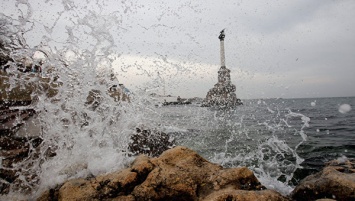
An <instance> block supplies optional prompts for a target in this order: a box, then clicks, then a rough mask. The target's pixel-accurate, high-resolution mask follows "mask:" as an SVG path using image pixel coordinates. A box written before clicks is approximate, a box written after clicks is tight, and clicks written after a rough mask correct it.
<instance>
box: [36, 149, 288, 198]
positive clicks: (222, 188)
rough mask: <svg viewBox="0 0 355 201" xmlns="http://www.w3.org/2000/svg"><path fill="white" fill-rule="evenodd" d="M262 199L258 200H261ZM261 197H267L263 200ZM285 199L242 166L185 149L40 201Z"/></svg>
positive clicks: (73, 183)
mask: <svg viewBox="0 0 355 201" xmlns="http://www.w3.org/2000/svg"><path fill="white" fill-rule="evenodd" d="M259 198H260V199H259ZM264 198H265V199H264ZM56 199H58V200H287V198H285V197H283V196H282V195H280V194H279V193H277V192H275V191H272V190H266V189H265V187H264V186H262V185H261V184H260V182H259V181H258V180H257V178H256V177H255V176H254V174H253V172H252V171H251V170H249V169H247V168H245V167H241V168H231V169H224V168H223V167H221V166H219V165H216V164H213V163H210V162H208V161H207V160H205V159H204V158H202V157H201V156H199V155H198V154H197V153H196V152H194V151H192V150H190V149H188V148H186V147H181V146H178V147H175V148H173V149H170V150H168V151H165V152H164V153H163V154H162V155H161V156H159V157H158V158H150V157H148V156H145V155H140V156H138V157H137V158H136V159H135V161H134V162H133V163H132V165H131V166H130V167H129V168H127V169H124V170H122V171H118V172H114V173H110V174H106V175H100V176H97V177H95V178H87V179H83V178H80V179H73V180H69V181H67V182H66V183H64V184H63V185H61V186H59V187H58V188H57V189H50V190H48V191H46V192H44V193H43V194H42V196H41V197H39V198H38V200H56Z"/></svg>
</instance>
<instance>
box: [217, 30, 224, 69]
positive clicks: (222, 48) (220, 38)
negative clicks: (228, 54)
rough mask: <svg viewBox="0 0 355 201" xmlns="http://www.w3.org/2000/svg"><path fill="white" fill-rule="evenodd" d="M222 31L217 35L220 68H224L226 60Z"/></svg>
mask: <svg viewBox="0 0 355 201" xmlns="http://www.w3.org/2000/svg"><path fill="white" fill-rule="evenodd" d="M224 37H225V35H224V29H223V30H222V31H221V33H220V34H219V36H218V38H219V40H220V46H221V50H220V51H221V52H220V53H221V66H226V58H225V56H224Z"/></svg>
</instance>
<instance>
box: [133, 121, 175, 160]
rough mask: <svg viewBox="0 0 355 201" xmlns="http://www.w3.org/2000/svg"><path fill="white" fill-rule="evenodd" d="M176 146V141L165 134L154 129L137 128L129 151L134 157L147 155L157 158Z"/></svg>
mask: <svg viewBox="0 0 355 201" xmlns="http://www.w3.org/2000/svg"><path fill="white" fill-rule="evenodd" d="M174 146H175V141H174V139H172V138H170V136H169V135H168V134H166V133H164V132H161V131H158V130H154V129H146V128H136V132H135V133H134V134H133V135H132V137H131V141H130V143H129V144H128V149H129V151H131V152H132V153H133V154H134V155H138V154H146V155H149V156H153V157H156V156H159V155H160V154H162V153H163V152H164V151H166V150H168V149H170V148H172V147H174Z"/></svg>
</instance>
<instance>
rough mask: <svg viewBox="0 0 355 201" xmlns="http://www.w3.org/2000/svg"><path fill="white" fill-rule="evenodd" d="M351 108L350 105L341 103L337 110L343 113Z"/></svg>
mask: <svg viewBox="0 0 355 201" xmlns="http://www.w3.org/2000/svg"><path fill="white" fill-rule="evenodd" d="M350 110H351V106H350V105H349V104H342V105H340V107H339V112H340V113H342V114H345V113H347V112H349V111H350Z"/></svg>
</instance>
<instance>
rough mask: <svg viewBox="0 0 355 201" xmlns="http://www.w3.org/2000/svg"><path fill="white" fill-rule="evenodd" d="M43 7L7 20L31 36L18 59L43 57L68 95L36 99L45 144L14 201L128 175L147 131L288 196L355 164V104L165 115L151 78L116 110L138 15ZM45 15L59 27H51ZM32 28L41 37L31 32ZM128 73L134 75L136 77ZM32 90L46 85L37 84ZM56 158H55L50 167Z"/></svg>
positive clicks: (123, 10)
mask: <svg viewBox="0 0 355 201" xmlns="http://www.w3.org/2000/svg"><path fill="white" fill-rule="evenodd" d="M45 5H47V6H48V5H50V8H48V10H43V9H42V11H41V12H37V11H36V9H34V8H37V6H36V3H34V2H31V1H17V2H15V3H13V4H11V6H12V8H13V9H14V10H15V13H17V14H15V15H13V14H11V13H8V14H5V15H4V16H5V18H6V19H7V20H10V21H11V20H13V21H12V22H11V23H10V24H12V25H13V29H11V30H10V32H8V33H10V34H9V37H8V38H7V39H9V40H10V41H11V40H12V37H13V36H14V35H16V34H20V33H28V35H27V39H28V40H29V41H31V42H32V45H28V46H24V47H23V48H25V50H26V51H18V50H16V51H15V50H14V52H13V54H12V56H13V57H14V58H15V57H16V56H27V57H30V58H31V57H33V55H34V54H35V53H36V52H38V51H39V50H40V51H42V52H45V53H46V54H45V57H46V59H45V63H44V64H43V66H42V72H41V75H40V76H42V77H48V78H49V79H50V80H51V81H52V82H53V83H56V84H57V85H58V86H60V87H58V94H57V95H56V96H54V97H48V96H46V94H45V93H40V91H35V92H34V93H33V94H32V97H33V99H34V100H35V101H34V104H33V105H31V107H33V108H34V109H36V111H37V116H36V119H37V120H36V122H37V121H38V122H39V123H37V124H39V126H40V127H41V132H40V133H39V134H38V135H39V136H40V137H41V138H42V139H43V142H42V144H41V146H40V152H39V153H40V154H39V156H36V157H34V156H33V155H34V154H35V153H36V152H31V154H33V155H31V154H30V156H29V157H28V160H25V161H23V162H20V163H18V164H17V165H16V166H15V167H14V169H16V170H19V171H18V174H19V180H21V181H22V182H21V188H18V186H13V187H12V188H11V192H10V196H21V195H23V196H25V197H27V196H34V197H35V196H37V195H39V194H40V193H41V192H43V190H45V189H48V188H52V187H55V186H56V185H57V184H60V183H62V182H64V181H65V180H67V179H71V178H79V177H88V176H92V175H98V174H103V173H107V172H111V171H115V170H120V169H122V168H124V167H126V166H128V165H129V164H130V162H131V161H132V160H133V158H132V157H131V156H130V155H129V154H127V151H128V150H127V146H128V143H129V141H130V136H131V135H132V134H133V133H134V131H135V128H136V127H140V126H144V127H147V128H152V129H158V130H161V131H164V132H166V133H168V134H169V135H170V137H171V138H172V139H174V140H175V141H176V144H177V145H183V146H187V147H188V148H191V149H193V150H195V151H197V152H198V153H199V154H201V155H202V156H203V157H205V158H206V159H208V160H210V161H211V162H214V163H217V164H221V165H222V166H224V167H238V166H247V167H248V168H250V169H251V170H253V171H254V173H255V175H256V176H257V177H258V178H259V180H260V181H261V182H262V183H263V184H264V185H265V186H267V187H268V188H271V189H275V190H277V191H279V192H281V193H283V194H288V193H289V192H290V191H291V190H292V188H293V187H294V185H295V184H297V182H298V180H299V178H301V177H303V176H304V175H306V174H307V173H309V172H311V171H312V170H314V169H315V170H318V169H320V168H321V167H322V165H323V164H324V162H326V161H329V160H332V159H337V158H340V159H344V157H349V158H350V157H354V156H355V147H354V144H355V136H354V128H355V121H354V119H355V114H354V111H355V110H354V109H351V107H354V105H355V102H354V98H353V97H350V98H313V99H260V100H259V99H258V100H243V103H244V105H243V106H240V107H237V108H234V109H231V110H214V109H211V108H203V107H198V106H197V105H187V106H178V107H175V106H168V107H157V106H156V105H157V104H156V102H154V100H153V99H151V97H150V96H149V95H150V94H151V93H152V92H155V91H156V88H157V86H159V85H162V84H163V83H164V82H163V81H161V79H155V78H154V76H153V73H152V72H148V71H147V72H144V74H147V75H149V77H152V80H153V81H152V84H151V85H147V86H145V87H142V88H141V90H137V91H135V92H134V94H132V96H131V101H130V102H129V103H128V102H116V101H114V100H113V99H112V98H111V97H110V96H109V95H108V94H107V90H108V89H109V88H110V87H111V86H112V85H113V84H116V83H114V82H111V81H110V78H111V77H110V76H111V74H112V73H113V71H112V68H113V66H112V63H113V61H115V59H116V58H117V57H119V56H120V54H121V53H120V52H119V51H118V50H119V49H120V47H121V46H123V47H126V46H128V47H129V44H127V43H125V42H124V39H123V38H122V39H121V40H119V41H117V40H116V39H114V37H113V36H114V35H115V34H123V33H125V31H127V30H125V29H124V28H122V26H123V25H124V26H130V22H131V21H130V18H129V16H130V12H132V13H134V12H135V8H138V7H139V5H131V4H129V3H124V2H123V3H122V4H120V7H119V9H118V10H119V11H117V10H114V9H112V8H114V7H115V5H116V4H114V5H110V4H109V3H107V4H106V3H102V4H101V3H96V2H95V3H88V2H87V3H83V4H81V3H75V2H73V1H62V2H55V1H46V2H45V3H43V6H45ZM11 6H10V7H11ZM17 8H19V9H20V10H16V9H17ZM4 13H5V10H4ZM47 14H50V15H49V16H51V17H49V18H48V19H47V20H46V21H44V20H43V19H44V18H43V16H44V15H47ZM17 15H18V16H20V17H16V16H17ZM4 16H2V17H4ZM33 27H40V30H39V31H38V32H31V30H32V29H33ZM63 30H64V32H63ZM122 30H123V31H122ZM60 32H63V33H65V34H64V35H60V34H59V33H60ZM41 33H42V35H41ZM36 34H37V35H38V34H40V36H39V37H38V36H36ZM20 35H21V34H20ZM10 36H11V37H10ZM35 36H36V38H37V39H35V40H30V39H31V37H33V39H34V38H35ZM36 41H37V43H36ZM133 47H134V44H132V48H133ZM140 48H143V47H140ZM164 58H165V57H164ZM164 61H166V58H165V60H164ZM155 64H156V65H158V66H159V65H160V63H159V62H158V63H155ZM172 66H173V68H174V70H173V71H177V72H181V73H183V72H185V71H188V69H187V68H186V67H184V65H172ZM120 67H121V68H123V72H124V70H126V71H127V73H128V71H129V69H130V68H128V67H127V66H124V64H122V66H120ZM137 68H140V66H137ZM165 70H166V69H165ZM9 72H11V73H12V76H11V79H10V82H11V83H10V84H11V87H15V86H16V85H18V84H23V82H24V80H21V79H19V78H18V77H17V76H16V74H17V73H18V72H16V70H13V69H9ZM158 74H159V73H158ZM122 76H124V75H122ZM130 76H131V75H130ZM137 76H139V75H138V74H137ZM158 77H159V76H158ZM30 82H32V83H33V84H35V85H36V84H38V83H37V82H38V80H36V79H32V80H30ZM91 90H97V91H99V92H100V94H101V98H100V104H99V105H97V106H95V107H93V105H90V104H86V98H87V96H88V94H89V93H90V91H91ZM48 150H54V151H55V153H56V156H54V157H50V158H49V157H47V156H46V153H47V152H48ZM24 189H25V190H24Z"/></svg>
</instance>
